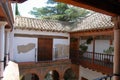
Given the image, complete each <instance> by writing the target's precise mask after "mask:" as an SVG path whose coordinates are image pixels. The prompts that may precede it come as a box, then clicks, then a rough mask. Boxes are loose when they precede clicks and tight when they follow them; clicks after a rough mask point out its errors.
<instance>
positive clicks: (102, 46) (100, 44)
mask: <svg viewBox="0 0 120 80" xmlns="http://www.w3.org/2000/svg"><path fill="white" fill-rule="evenodd" d="M84 41H85V40H81V41H80V43H83V42H84ZM109 47H110V41H109V40H95V52H97V53H103V50H106V49H108V48H109ZM87 51H89V52H93V42H91V44H89V45H88V50H87Z"/></svg>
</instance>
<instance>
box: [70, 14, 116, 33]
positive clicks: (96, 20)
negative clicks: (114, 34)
mask: <svg viewBox="0 0 120 80" xmlns="http://www.w3.org/2000/svg"><path fill="white" fill-rule="evenodd" d="M113 26H114V24H113V23H112V22H111V16H108V15H104V14H101V13H93V14H92V15H90V16H89V17H87V18H85V19H84V20H83V21H82V22H78V23H77V24H76V27H75V28H74V29H72V32H76V31H87V30H98V29H107V28H113Z"/></svg>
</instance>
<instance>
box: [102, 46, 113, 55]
mask: <svg viewBox="0 0 120 80" xmlns="http://www.w3.org/2000/svg"><path fill="white" fill-rule="evenodd" d="M103 52H104V53H106V54H112V53H113V52H114V47H111V46H110V47H109V48H108V49H106V50H103Z"/></svg>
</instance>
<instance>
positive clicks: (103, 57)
mask: <svg viewBox="0 0 120 80" xmlns="http://www.w3.org/2000/svg"><path fill="white" fill-rule="evenodd" d="M70 58H71V61H72V63H75V64H79V65H81V66H83V67H86V68H89V69H92V70H95V71H98V72H102V73H104V74H112V73H113V55H110V54H103V53H94V55H93V53H92V52H86V53H84V54H83V55H81V54H80V51H77V50H72V51H70Z"/></svg>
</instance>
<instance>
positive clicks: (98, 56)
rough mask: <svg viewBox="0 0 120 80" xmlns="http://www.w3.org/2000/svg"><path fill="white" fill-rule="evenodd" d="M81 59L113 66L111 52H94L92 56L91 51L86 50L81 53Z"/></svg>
mask: <svg viewBox="0 0 120 80" xmlns="http://www.w3.org/2000/svg"><path fill="white" fill-rule="evenodd" d="M79 54H80V53H79ZM83 59H84V60H88V61H89V62H92V63H95V64H99V65H102V66H107V67H111V68H112V67H113V55H111V54H103V53H94V56H93V53H92V52H86V53H84V54H83Z"/></svg>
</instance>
